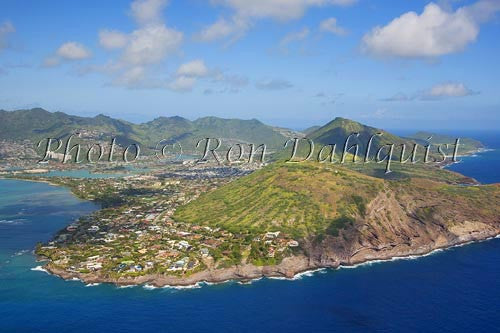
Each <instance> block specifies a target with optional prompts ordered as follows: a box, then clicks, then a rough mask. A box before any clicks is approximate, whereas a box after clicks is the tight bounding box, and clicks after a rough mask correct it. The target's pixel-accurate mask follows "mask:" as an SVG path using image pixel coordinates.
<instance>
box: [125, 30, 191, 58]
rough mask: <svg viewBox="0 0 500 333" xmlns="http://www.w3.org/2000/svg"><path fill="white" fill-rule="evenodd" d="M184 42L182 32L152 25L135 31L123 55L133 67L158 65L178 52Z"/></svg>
mask: <svg viewBox="0 0 500 333" xmlns="http://www.w3.org/2000/svg"><path fill="white" fill-rule="evenodd" d="M182 40H183V34H182V32H180V31H177V30H174V29H170V28H167V27H166V26H165V25H151V26H147V27H145V28H141V29H138V30H135V31H134V32H132V34H130V36H129V43H128V44H127V46H126V47H125V50H124V53H123V57H122V59H123V61H125V62H126V63H129V64H133V65H150V64H157V63H159V62H160V61H162V60H163V59H164V58H165V57H166V56H167V55H169V54H172V53H173V52H175V51H177V50H178V48H179V47H180V45H181V43H182Z"/></svg>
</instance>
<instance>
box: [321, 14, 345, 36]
mask: <svg viewBox="0 0 500 333" xmlns="http://www.w3.org/2000/svg"><path fill="white" fill-rule="evenodd" d="M319 30H320V31H322V32H329V33H332V34H334V35H337V36H344V35H346V34H347V30H346V29H344V28H342V27H340V26H339V25H338V24H337V19H336V18H335V17H330V18H328V19H326V20H324V21H321V23H320V25H319Z"/></svg>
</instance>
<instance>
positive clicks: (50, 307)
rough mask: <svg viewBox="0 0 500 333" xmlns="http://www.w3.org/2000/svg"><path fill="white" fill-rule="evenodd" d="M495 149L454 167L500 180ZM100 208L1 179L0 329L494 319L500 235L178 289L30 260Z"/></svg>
mask: <svg viewBox="0 0 500 333" xmlns="http://www.w3.org/2000/svg"><path fill="white" fill-rule="evenodd" d="M481 135H482V133H478V134H476V135H475V137H477V138H478V139H480V140H483V141H485V142H486V140H489V141H488V142H486V143H487V144H488V146H489V147H490V148H500V146H498V145H497V141H496V140H497V139H498V138H500V136H496V137H494V136H488V137H481ZM469 136H472V135H469ZM488 138H489V139H488ZM497 152H498V151H496V152H488V153H483V154H478V156H477V157H472V158H467V159H465V158H464V161H463V162H462V163H459V164H455V165H453V166H452V167H451V168H452V169H454V170H456V171H460V172H463V173H465V174H467V175H469V176H473V177H475V178H476V179H478V180H480V181H482V182H485V183H486V182H490V183H491V182H500V174H499V170H500V159H499V155H498V153H497ZM491 153H493V154H492V155H490V154H491ZM485 156H486V157H485ZM481 159H483V161H482V162H481ZM485 159H486V160H488V163H486V162H485ZM485 165H487V166H485ZM457 168H458V169H457ZM95 209H97V207H96V206H95V205H93V204H92V203H88V202H84V201H80V200H78V199H76V198H74V197H73V196H71V195H70V194H69V191H67V190H66V189H64V188H58V187H54V186H50V185H48V184H44V183H32V182H22V181H15V180H0V332H54V331H60V332H108V331H118V332H150V331H155V332H177V331H184V332H191V331H194V332H275V331H281V332H304V331H306V332H333V331H346V332H367V331H369V332H372V331H380V332H388V331H389V332H470V331H474V332H491V331H499V329H500V283H499V281H500V239H494V240H489V241H485V242H480V243H475V244H470V245H467V246H462V247H457V248H452V249H448V250H444V251H439V252H437V253H435V254H432V255H429V256H425V257H421V258H418V259H412V260H410V259H406V260H397V261H391V262H383V263H373V264H367V265H363V266H359V267H357V268H350V269H347V268H345V269H338V270H325V271H321V272H317V273H315V274H312V276H304V277H302V278H300V279H297V280H293V281H287V280H271V279H262V280H259V281H255V282H253V283H252V284H250V285H241V284H238V283H226V284H221V285H211V286H202V287H201V288H196V289H184V290H177V289H168V288H167V289H154V290H148V289H145V288H144V287H133V288H124V289H120V288H117V287H115V286H112V285H98V286H85V285H84V284H82V283H80V282H79V281H63V280H61V279H59V278H57V277H53V276H50V275H48V274H46V273H44V272H41V271H34V270H32V269H33V268H34V267H37V266H38V265H39V263H37V262H36V261H35V258H34V256H33V255H32V252H31V251H32V249H33V248H34V246H35V244H36V243H37V242H38V241H45V240H48V239H50V238H51V236H52V235H53V234H54V233H55V232H56V231H57V230H58V229H60V228H62V227H64V226H65V225H67V224H69V223H71V222H72V221H73V220H74V219H76V218H77V217H78V216H80V215H83V214H87V213H89V212H91V211H93V210H95Z"/></svg>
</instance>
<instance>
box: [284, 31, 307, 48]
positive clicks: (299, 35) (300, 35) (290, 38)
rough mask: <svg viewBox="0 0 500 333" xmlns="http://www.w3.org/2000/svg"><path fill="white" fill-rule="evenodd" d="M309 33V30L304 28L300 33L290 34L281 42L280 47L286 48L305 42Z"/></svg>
mask: <svg viewBox="0 0 500 333" xmlns="http://www.w3.org/2000/svg"><path fill="white" fill-rule="evenodd" d="M309 32H310V31H309V29H308V28H303V29H302V30H300V31H297V32H292V33H289V34H288V35H286V36H285V37H283V39H282V40H281V41H280V46H281V47H285V46H287V45H288V44H290V43H292V42H297V41H301V40H304V39H306V38H307V37H308V36H309Z"/></svg>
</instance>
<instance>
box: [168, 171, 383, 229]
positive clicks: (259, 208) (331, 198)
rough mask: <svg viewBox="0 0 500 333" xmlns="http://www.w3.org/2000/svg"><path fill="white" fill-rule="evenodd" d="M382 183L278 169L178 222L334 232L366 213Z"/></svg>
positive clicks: (204, 199) (198, 205)
mask: <svg viewBox="0 0 500 333" xmlns="http://www.w3.org/2000/svg"><path fill="white" fill-rule="evenodd" d="M382 186H383V181H382V180H380V179H377V178H373V177H368V176H364V175H361V174H359V173H356V172H353V171H350V170H347V169H343V168H342V169H341V168H334V167H327V166H324V165H321V164H318V163H304V164H300V165H299V164H283V163H276V164H272V165H269V166H267V167H265V168H264V169H262V170H260V171H258V172H255V173H253V174H251V175H249V176H247V177H244V178H241V179H239V180H236V181H234V182H232V183H230V184H229V185H227V186H224V187H223V188H221V189H219V190H217V191H215V192H212V193H208V194H205V195H203V196H201V197H200V198H199V199H198V200H196V201H195V202H193V203H191V204H188V205H186V206H184V207H181V208H180V209H178V210H177V212H176V215H175V216H176V219H177V220H180V221H189V222H192V223H198V224H208V225H212V226H219V227H223V228H225V229H228V230H231V231H233V232H241V231H242V230H252V231H254V232H256V233H262V232H263V231H274V230H281V231H284V232H286V233H288V234H291V235H294V236H307V235H314V234H318V233H322V232H335V230H336V229H337V228H339V227H342V225H343V224H345V223H350V222H351V221H352V220H353V219H355V218H356V217H362V216H363V215H364V213H365V205H366V203H368V202H369V201H370V200H372V199H373V198H374V197H375V195H376V194H377V193H378V191H380V190H381V188H382Z"/></svg>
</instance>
